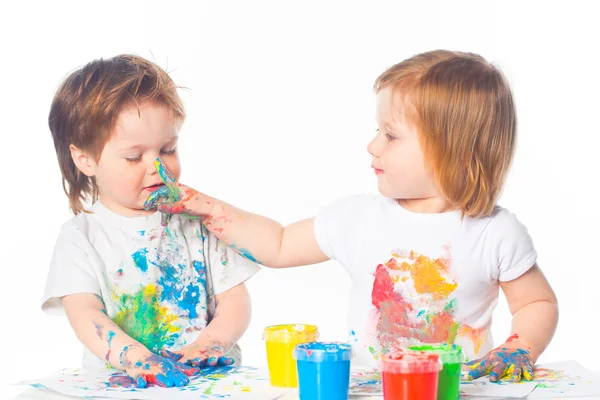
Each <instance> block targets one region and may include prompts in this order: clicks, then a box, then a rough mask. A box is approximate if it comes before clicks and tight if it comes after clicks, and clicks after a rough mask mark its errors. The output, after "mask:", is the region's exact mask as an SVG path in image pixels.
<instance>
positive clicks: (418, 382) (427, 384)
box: [381, 351, 442, 400]
mask: <svg viewBox="0 0 600 400" xmlns="http://www.w3.org/2000/svg"><path fill="white" fill-rule="evenodd" d="M381 361H382V362H381V377H382V380H383V398H384V399H385V400H414V399H419V400H435V399H436V398H437V389H438V376H439V373H440V370H441V369H442V362H441V361H440V356H439V355H438V354H435V353H428V352H417V351H407V352H403V351H400V352H396V353H391V354H386V355H384V356H383V358H382V360H381Z"/></svg>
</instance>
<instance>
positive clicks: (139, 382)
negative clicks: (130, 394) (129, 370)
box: [135, 374, 148, 389]
mask: <svg viewBox="0 0 600 400" xmlns="http://www.w3.org/2000/svg"><path fill="white" fill-rule="evenodd" d="M135 385H136V386H137V387H139V388H142V389H145V388H147V387H148V382H146V378H145V377H144V375H142V374H140V375H138V376H136V377H135Z"/></svg>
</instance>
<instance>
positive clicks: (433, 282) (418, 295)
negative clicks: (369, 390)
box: [315, 195, 537, 365]
mask: <svg viewBox="0 0 600 400" xmlns="http://www.w3.org/2000/svg"><path fill="white" fill-rule="evenodd" d="M315 235H316V238H317V242H318V243H319V246H320V247H321V249H322V250H323V252H324V253H325V254H326V255H327V256H329V257H330V258H331V259H335V260H337V261H339V262H340V263H341V264H342V265H343V266H344V267H345V268H346V270H347V272H348V273H349V274H350V277H351V278H352V289H351V294H350V296H351V299H350V312H349V316H348V324H349V335H350V339H349V341H350V343H352V344H353V346H354V350H355V352H356V358H355V360H354V362H355V363H357V364H358V365H376V361H375V360H378V359H379V358H380V357H381V355H382V354H384V353H387V352H390V351H396V350H399V349H402V348H405V347H406V346H407V345H411V344H416V343H438V342H450V343H456V344H459V345H462V346H463V348H464V352H465V355H466V357H467V358H468V359H474V358H476V357H481V356H483V355H484V354H485V353H487V352H488V351H489V350H491V349H492V348H493V340H492V335H491V332H490V328H491V323H492V312H493V310H494V308H495V307H496V304H497V303H498V289H499V282H500V281H511V280H514V279H516V278H518V277H519V276H521V275H522V274H523V273H525V272H526V271H527V270H529V269H530V268H531V267H532V266H533V265H534V264H535V262H536V257H537V254H536V252H535V249H534V248H533V244H532V241H531V238H530V237H529V235H528V233H527V229H526V228H525V227H524V226H523V225H522V224H521V223H520V222H519V221H518V220H517V219H516V217H515V216H514V215H513V214H511V213H510V212H508V211H507V210H505V209H503V208H501V207H496V210H495V212H494V214H493V215H492V216H490V217H488V218H470V217H465V218H464V219H463V220H462V221H461V218H460V212H459V211H456V212H454V211H453V212H447V213H440V214H421V213H413V212H410V211H408V210H406V209H405V208H403V207H401V206H400V205H398V203H396V201H395V200H393V199H388V198H384V197H381V196H376V195H359V196H354V197H349V198H346V199H342V200H340V201H338V202H336V203H334V204H332V205H330V206H329V207H327V208H325V209H324V210H323V211H322V212H321V213H320V214H319V215H317V217H316V218H315ZM506 333H507V336H508V334H509V332H506Z"/></svg>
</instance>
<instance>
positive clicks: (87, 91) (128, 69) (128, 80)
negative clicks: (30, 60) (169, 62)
mask: <svg viewBox="0 0 600 400" xmlns="http://www.w3.org/2000/svg"><path fill="white" fill-rule="evenodd" d="M144 101H152V102H156V103H158V104H161V105H164V106H166V107H169V108H170V109H172V110H173V115H174V117H175V120H176V123H177V124H178V126H180V125H181V124H182V123H183V120H184V119H185V112H184V109H183V104H182V102H181V99H180V97H179V95H178V94H177V86H175V84H174V83H173V80H172V79H171V78H170V77H169V75H168V74H167V72H165V71H164V70H163V69H161V68H160V67H159V66H158V65H156V64H154V63H152V62H150V61H148V60H146V59H144V58H142V57H139V56H135V55H130V54H125V55H119V56H116V57H113V58H109V59H106V60H105V59H98V60H94V61H92V62H90V63H88V64H87V65H85V66H84V67H83V68H81V69H78V70H76V71H75V72H73V73H72V74H70V75H69V76H68V77H67V78H66V79H65V80H64V81H63V82H62V84H61V85H60V87H59V88H58V90H57V92H56V94H55V96H54V100H53V101H52V106H51V107H50V115H49V116H48V125H49V127H50V132H52V138H53V139H54V148H55V149H56V155H57V157H58V164H59V166H60V171H61V173H62V182H63V188H64V191H65V193H66V194H67V196H68V197H69V205H70V208H71V210H72V211H73V213H74V214H79V213H80V212H85V208H84V203H85V202H86V201H88V200H91V201H92V202H95V201H96V200H97V199H98V187H97V185H96V182H95V179H94V178H93V177H87V176H85V175H84V174H82V173H81V172H80V171H79V170H78V169H77V167H76V166H75V163H74V162H73V159H72V158H71V152H70V149H69V148H70V145H71V144H73V145H74V146H76V147H77V148H79V149H80V150H82V151H85V152H87V153H89V154H90V155H91V156H92V157H95V158H96V161H97V160H99V159H100V156H101V155H102V150H103V149H104V145H105V144H106V142H107V141H108V140H109V138H110V135H111V132H112V130H113V128H114V125H115V123H116V120H117V118H118V116H119V114H120V112H121V111H122V110H123V109H124V108H126V107H129V106H131V105H135V106H139V104H141V103H142V102H144ZM138 112H139V110H138Z"/></svg>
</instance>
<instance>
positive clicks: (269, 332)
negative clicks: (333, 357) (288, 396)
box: [263, 324, 319, 387]
mask: <svg viewBox="0 0 600 400" xmlns="http://www.w3.org/2000/svg"><path fill="white" fill-rule="evenodd" d="M263 338H264V340H265V343H266V345H267V364H268V366H269V380H270V382H271V385H273V386H278V387H298V373H297V370H296V360H294V356H293V353H294V349H295V348H296V345H298V344H301V343H308V342H315V341H317V340H318V339H319V330H318V329H317V327H316V326H314V325H303V324H296V325H294V324H290V325H274V326H269V327H266V328H265V331H264V333H263Z"/></svg>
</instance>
